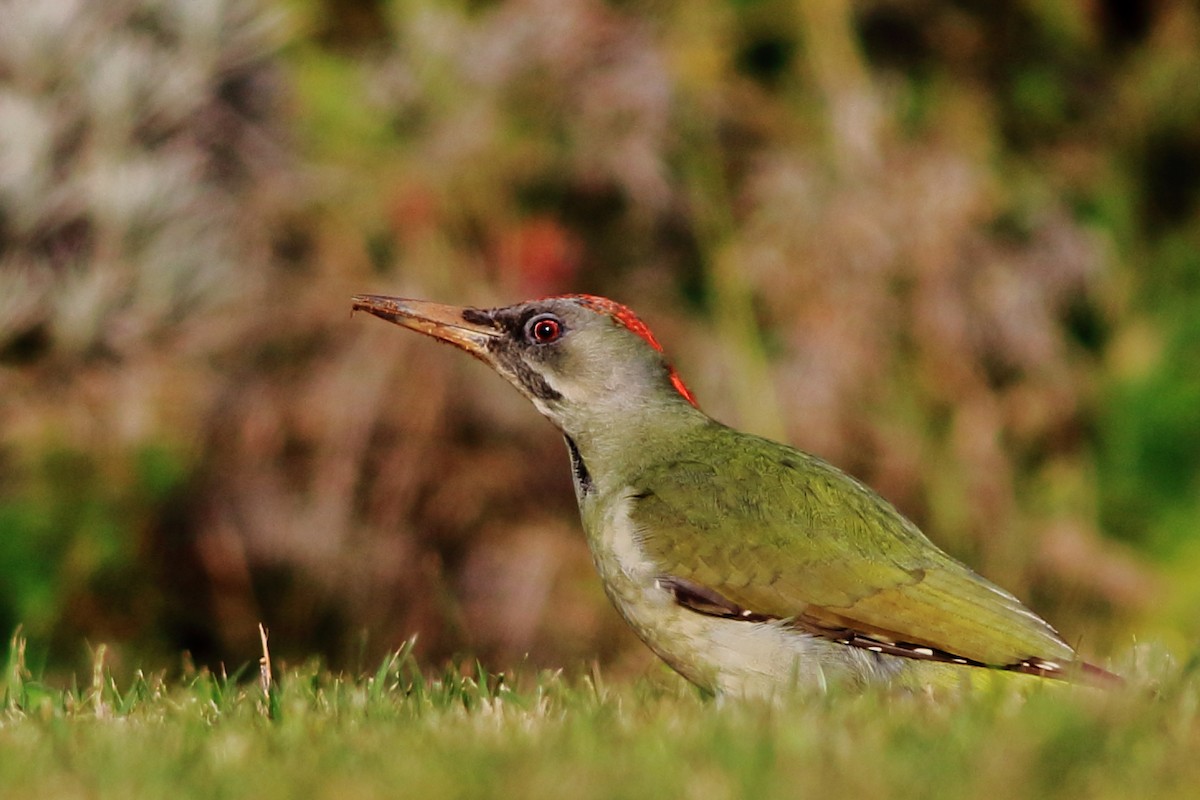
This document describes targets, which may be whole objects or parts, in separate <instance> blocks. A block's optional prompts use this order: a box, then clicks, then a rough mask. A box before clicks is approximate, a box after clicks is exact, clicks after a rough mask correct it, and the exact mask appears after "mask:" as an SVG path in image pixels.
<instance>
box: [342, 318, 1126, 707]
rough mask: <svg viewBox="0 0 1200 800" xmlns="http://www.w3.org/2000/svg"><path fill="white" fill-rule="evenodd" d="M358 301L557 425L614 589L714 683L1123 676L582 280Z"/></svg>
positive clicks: (690, 668)
mask: <svg viewBox="0 0 1200 800" xmlns="http://www.w3.org/2000/svg"><path fill="white" fill-rule="evenodd" d="M354 307H355V308H356V309H363V310H366V311H369V312H371V313H373V314H375V315H376V316H380V317H383V318H384V319H388V320H390V321H392V322H396V323H397V324H400V325H403V326H405V327H409V328H412V329H414V330H417V331H420V332H422V333H425V334H427V335H430V336H433V337H435V338H437V339H439V340H441V341H444V342H448V343H450V344H454V345H456V346H457V347H460V348H462V349H464V350H466V351H468V352H469V353H471V354H472V355H474V356H475V357H477V358H479V359H480V360H482V361H484V362H485V363H487V364H489V365H490V366H492V367H493V368H494V369H495V370H496V371H497V372H499V373H500V374H501V375H503V376H504V377H505V378H506V379H508V380H509V381H510V382H511V383H512V384H513V385H514V386H516V387H517V388H518V389H519V390H520V391H521V392H522V393H523V394H525V396H526V397H528V398H529V399H530V401H532V402H533V404H534V405H535V406H536V407H537V409H538V410H539V411H540V412H541V413H542V414H544V415H545V416H546V417H547V418H549V419H550V420H551V421H552V422H553V423H554V424H555V425H556V426H558V428H559V429H560V430H561V431H562V432H563V435H564V438H565V439H566V442H567V447H568V452H569V453H570V456H571V462H572V472H573V478H574V484H575V492H576V497H577V499H578V501H579V510H580V516H581V518H582V521H583V527H584V532H585V533H586V535H587V540H588V545H589V547H590V549H591V551H592V555H593V559H594V561H595V564H596V568H597V571H598V572H599V574H600V577H601V580H602V581H603V583H604V588H605V591H606V593H607V594H608V596H609V597H610V598H611V599H612V601H613V604H614V605H615V606H616V608H617V610H618V611H619V612H620V614H621V615H622V616H623V617H624V618H625V620H626V621H627V622H628V623H629V624H630V625H631V626H632V628H633V629H634V631H635V632H636V633H637V635H638V636H639V637H641V639H642V640H643V641H644V642H645V643H646V644H647V645H648V646H649V647H650V649H652V650H653V651H654V652H655V653H657V654H658V655H659V656H660V657H661V658H662V659H663V660H665V661H666V662H667V663H668V664H670V665H671V666H672V667H674V668H675V669H676V670H678V671H679V672H680V673H681V674H683V675H684V676H685V677H686V678H688V679H689V680H691V681H693V682H694V683H696V684H698V685H700V686H702V687H704V688H706V689H710V690H713V691H718V692H723V693H730V694H740V695H770V694H773V693H775V692H777V691H779V690H780V689H782V688H784V687H786V686H789V685H792V684H802V685H807V686H824V685H826V684H827V683H828V682H830V681H843V682H850V683H853V684H858V685H861V684H866V683H871V682H897V683H901V684H904V685H908V686H914V685H915V686H922V685H928V684H931V683H946V682H947V681H951V682H953V681H958V680H960V679H962V680H967V681H970V680H972V678H973V677H974V676H978V675H982V674H986V673H987V672H988V668H991V669H993V670H1002V671H1009V672H1015V673H1024V674H1027V675H1035V676H1049V677H1072V676H1075V675H1086V676H1088V677H1091V678H1097V679H1103V678H1108V679H1111V678H1112V677H1113V676H1110V675H1108V673H1106V672H1104V670H1102V669H1100V668H1098V667H1093V666H1091V665H1088V664H1086V663H1084V662H1082V661H1080V660H1079V659H1078V657H1077V656H1076V654H1075V652H1074V650H1072V648H1071V647H1070V646H1069V645H1067V644H1066V643H1065V642H1064V641H1063V640H1062V638H1061V637H1059V635H1058V634H1057V633H1056V632H1055V631H1054V629H1053V628H1051V627H1050V626H1049V625H1048V624H1047V623H1045V622H1044V621H1043V620H1042V619H1041V618H1039V617H1038V616H1037V615H1036V614H1034V613H1033V612H1031V611H1030V610H1029V609H1027V608H1025V606H1023V605H1022V604H1021V602H1020V601H1019V600H1017V599H1016V598H1015V597H1014V596H1012V595H1011V594H1009V593H1008V592H1006V591H1004V590H1003V589H1000V588H999V587H997V586H995V585H994V584H992V583H990V582H989V581H987V580H985V579H984V578H982V577H980V576H979V575H977V574H975V573H974V572H972V571H971V570H970V569H968V568H967V567H966V566H964V565H962V564H960V563H959V562H958V561H955V560H954V559H953V558H951V557H950V556H948V555H946V554H945V553H944V552H942V551H941V550H940V549H938V548H937V547H936V546H935V545H934V544H933V543H932V542H930V541H929V540H928V539H927V538H926V537H925V535H924V534H922V533H921V532H920V531H919V530H918V529H917V528H916V526H914V525H913V524H912V523H911V522H909V521H908V520H907V519H905V518H904V517H903V516H902V515H901V514H900V513H899V512H897V511H896V509H895V508H893V507H892V506H891V505H890V504H889V503H888V502H887V501H885V500H884V499H883V498H881V497H879V495H877V494H876V493H875V492H873V491H871V490H870V489H869V488H867V487H866V486H864V485H863V484H861V483H859V482H858V481H856V480H855V479H853V478H851V477H850V476H848V475H846V474H845V473H843V472H841V471H840V470H838V469H836V468H835V467H833V466H831V465H829V464H828V463H826V462H824V461H822V460H821V459H819V458H816V457H815V456H812V455H809V454H807V453H804V452H801V451H799V450H796V449H795V448H792V447H788V446H786V445H783V444H778V443H776V442H772V441H768V440H766V439H762V438H760V437H757V436H751V435H749V434H745V433H740V432H738V431H735V430H733V429H731V428H728V427H726V426H724V425H721V424H719V423H717V422H715V421H713V420H712V419H710V418H709V417H708V416H707V415H705V414H704V413H703V412H702V411H700V409H699V408H698V407H697V405H696V403H695V400H694V398H693V397H692V395H691V393H690V392H689V391H688V390H687V388H686V387H685V386H684V384H683V382H682V380H680V378H679V376H678V375H677V374H676V373H675V370H674V369H673V368H672V367H671V366H670V364H669V363H668V362H667V360H666V359H665V357H664V356H663V353H662V348H661V347H660V346H659V344H658V342H657V341H656V340H655V338H654V337H653V335H652V334H651V333H650V331H649V330H648V329H647V328H646V326H645V325H644V324H643V323H642V322H641V321H640V320H639V319H638V318H637V317H636V316H634V315H633V313H632V312H630V311H629V310H628V309H627V308H625V307H623V306H620V305H618V304H616V303H613V302H612V301H610V300H605V299H603V298H597V297H591V296H587V295H572V296H565V297H552V298H545V299H542V300H535V301H531V302H528V303H520V304H517V305H514V306H509V307H506V308H496V309H486V310H484V309H474V308H466V309H463V308H455V307H453V306H441V305H437V304H432V303H427V302H423V301H415V300H405V299H400V298H388V297H376V296H361V297H357V298H355V304H354Z"/></svg>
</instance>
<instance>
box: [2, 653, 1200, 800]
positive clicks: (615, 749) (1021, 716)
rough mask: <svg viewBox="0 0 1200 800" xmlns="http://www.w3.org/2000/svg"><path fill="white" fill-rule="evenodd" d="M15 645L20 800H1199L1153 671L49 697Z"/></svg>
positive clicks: (13, 734)
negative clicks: (898, 690) (960, 682)
mask: <svg viewBox="0 0 1200 800" xmlns="http://www.w3.org/2000/svg"><path fill="white" fill-rule="evenodd" d="M23 652H24V640H23V639H22V638H21V637H20V636H19V635H18V636H16V637H14V639H13V641H12V644H11V647H10V653H9V659H8V665H7V668H6V670H5V673H4V674H5V681H6V684H5V689H4V693H3V697H2V698H0V747H2V748H3V749H4V752H5V756H6V757H5V758H4V759H3V760H0V781H2V782H3V785H4V786H5V788H6V791H9V792H12V793H14V794H19V795H21V796H28V797H32V796H37V797H52V796H62V795H68V794H80V793H82V794H87V795H88V796H94V797H122V798H139V797H162V796H166V795H169V796H171V797H179V798H188V797H205V798H211V797H255V798H261V799H262V800H271V798H289V797H296V796H307V797H343V796H355V797H362V798H373V797H381V798H382V797H395V796H396V795H397V794H403V795H404V796H411V797H422V798H430V800H436V799H437V798H443V797H445V798H451V797H478V798H486V797H497V798H500V797H505V798H507V797H525V798H540V797H561V796H562V795H563V791H564V788H567V787H569V792H570V794H571V796H572V797H580V798H585V799H586V798H633V797H704V798H725V797H730V798H732V797H754V798H764V799H766V798H774V797H779V798H784V797H797V796H800V797H808V796H833V797H840V796H870V797H896V798H902V797H913V798H918V797H919V798H959V797H961V798H968V797H979V796H981V795H986V796H988V797H993V798H997V799H998V800H1005V799H1006V798H1022V797H1044V798H1083V797H1087V798H1089V800H1105V799H1106V798H1124V797H1131V796H1137V797H1147V796H1155V797H1175V796H1178V797H1187V796H1190V795H1191V794H1194V792H1195V791H1196V790H1197V788H1200V765H1197V762H1196V760H1195V758H1193V757H1192V754H1193V753H1194V752H1195V750H1196V748H1197V747H1200V680H1198V677H1197V674H1196V671H1195V670H1187V669H1180V668H1178V667H1175V666H1171V665H1170V664H1169V663H1168V662H1164V661H1162V660H1161V658H1159V659H1158V660H1157V661H1156V660H1153V659H1152V660H1151V661H1150V662H1148V663H1143V665H1142V666H1141V667H1139V668H1138V670H1137V674H1136V675H1134V676H1131V677H1133V678H1134V682H1133V683H1132V684H1131V685H1130V686H1129V687H1128V688H1126V689H1124V690H1117V691H1114V692H1111V693H1102V692H1099V691H1094V690H1079V691H1073V690H1070V689H1067V688H1064V687H1060V686H1057V685H1050V686H1048V687H1044V688H1043V689H1042V690H1041V691H1034V692H1032V693H1029V694H1025V695H1018V694H1013V693H1011V692H1010V691H1009V690H1006V689H1001V688H998V689H997V690H995V691H990V692H987V691H985V692H979V693H974V694H969V695H945V696H936V697H934V696H922V695H912V694H889V693H884V692H879V693H868V694H866V695H856V696H837V695H833V696H817V697H792V698H785V699H783V700H781V701H780V702H779V703H778V704H776V705H760V704H741V703H738V702H734V701H725V702H714V701H707V700H704V699H703V698H701V697H700V696H699V695H697V694H696V693H695V692H694V691H692V690H690V689H689V688H687V687H685V686H684V685H683V684H682V683H678V682H677V683H669V684H662V683H661V682H660V683H657V684H656V685H651V684H649V683H647V682H645V681H642V682H638V683H633V684H627V685H622V686H619V687H609V686H606V685H604V684H603V683H601V682H600V681H599V679H598V678H597V677H595V676H593V677H591V678H566V677H564V676H563V675H562V674H560V673H547V672H542V673H536V674H534V673H530V674H516V675H509V674H489V673H487V672H485V671H483V670H482V669H480V668H479V667H478V665H473V666H470V667H466V666H463V667H459V666H449V667H447V668H446V669H444V670H443V671H441V672H440V673H437V674H435V675H433V676H426V675H423V674H422V671H421V670H420V669H419V668H418V667H417V665H416V663H415V661H414V660H413V659H412V656H411V651H410V650H409V649H408V648H404V649H401V650H400V651H398V652H396V653H393V654H392V655H390V656H389V657H387V658H386V659H384V660H383V661H382V662H381V663H380V665H379V667H378V669H377V670H375V671H374V672H373V673H369V674H366V675H345V674H337V673H331V672H329V671H328V670H325V669H322V668H321V667H319V666H317V665H315V664H306V665H303V666H300V667H294V668H288V669H284V670H283V671H282V674H281V675H280V676H279V679H278V681H277V683H276V684H274V685H273V686H272V687H271V688H270V689H269V690H268V691H269V692H271V693H273V696H274V697H275V698H276V699H275V705H274V706H273V707H272V706H270V705H268V704H267V703H266V702H265V698H264V693H263V686H262V685H261V684H254V683H243V682H240V681H238V680H237V678H236V676H229V675H224V674H214V673H212V672H209V671H207V670H200V671H185V672H184V674H182V675H180V676H178V677H174V678H167V677H165V676H164V675H163V674H151V675H144V674H140V673H139V674H138V675H136V676H134V677H133V678H132V679H131V680H130V681H128V682H127V683H125V684H121V685H118V683H117V682H116V681H115V680H114V679H113V677H112V675H111V674H110V673H109V672H108V669H107V667H106V665H105V653H104V651H103V649H102V648H101V649H98V650H97V651H96V653H95V654H94V661H93V664H92V674H91V678H90V680H89V681H87V682H86V683H85V684H84V685H82V686H76V687H74V688H70V689H59V688H55V687H53V686H50V685H47V684H46V683H43V682H41V681H39V680H36V679H35V678H34V677H33V676H32V675H31V674H30V672H29V670H28V669H27V668H26V667H25V665H24V663H23Z"/></svg>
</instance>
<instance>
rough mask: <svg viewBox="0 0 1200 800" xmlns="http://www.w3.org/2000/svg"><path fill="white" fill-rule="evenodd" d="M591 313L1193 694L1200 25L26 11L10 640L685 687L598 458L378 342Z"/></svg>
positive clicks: (907, 16) (958, 551) (184, 7)
mask: <svg viewBox="0 0 1200 800" xmlns="http://www.w3.org/2000/svg"><path fill="white" fill-rule="evenodd" d="M577 291H582V292H591V293H599V294H604V295H608V296H611V297H614V298H616V299H618V300H620V301H623V302H627V303H629V304H631V305H633V306H634V307H635V308H636V309H637V310H638V312H639V313H640V314H641V316H643V317H644V318H645V319H646V320H647V321H648V322H649V323H650V324H651V326H652V327H653V328H654V329H655V331H656V332H657V334H658V337H659V338H660V339H661V340H662V341H663V342H664V344H665V345H666V347H667V350H668V352H669V353H671V354H672V356H673V358H674V360H675V361H676V364H677V366H678V367H679V369H680V371H681V372H682V374H683V375H684V376H685V378H686V380H687V381H688V383H689V385H690V386H691V387H692V388H693V389H694V390H695V392H696V394H697V396H698V397H699V400H700V402H701V405H702V406H703V407H704V408H705V409H706V410H707V411H708V412H709V413H710V414H712V415H713V416H715V417H716V418H718V419H720V420H722V421H724V422H727V423H729V424H732V425H735V426H738V427H742V428H745V429H749V430H753V431H756V432H759V433H763V434H766V435H769V436H773V437H777V438H782V439H784V440H786V441H789V442H791V443H793V444H796V445H799V446H801V447H803V448H805V449H808V450H811V451H813V452H816V453H818V454H820V455H822V456H824V457H825V458H827V459H829V460H831V461H833V462H834V463H836V464H838V465H839V466H842V467H843V468H845V469H847V470H848V471H850V472H852V473H853V474H855V475H857V476H859V477H860V478H862V479H864V480H866V481H867V482H869V483H870V484H872V485H873V486H875V487H877V488H878V489H879V490H880V491H881V492H882V494H884V495H885V496H886V497H888V498H889V499H890V500H892V501H893V502H894V503H895V504H896V505H898V506H899V507H900V508H901V509H902V510H903V511H904V512H905V513H906V514H908V515H909V516H911V517H912V518H913V519H914V520H915V521H917V522H918V523H919V524H920V525H921V526H922V527H923V528H924V529H925V530H926V531H927V532H928V533H929V534H930V536H931V537H932V538H933V539H934V540H935V541H937V542H938V543H940V544H941V545H942V546H943V547H945V548H946V549H948V550H949V551H950V552H952V553H953V554H955V555H956V556H958V557H960V558H962V559H964V560H966V561H967V562H968V563H970V564H971V565H972V566H974V567H975V568H976V569H978V570H979V571H981V572H983V573H984V574H985V575H987V576H989V577H990V578H992V579H994V580H996V581H998V582H999V583H1001V584H1003V585H1005V586H1006V587H1008V588H1010V589H1012V590H1014V591H1015V592H1016V593H1017V594H1018V595H1020V596H1022V597H1023V598H1026V599H1027V600H1028V601H1029V602H1030V604H1031V605H1032V606H1033V607H1034V608H1036V609H1037V610H1038V611H1039V612H1041V613H1042V614H1043V615H1044V616H1046V617H1047V618H1048V619H1050V620H1051V621H1053V622H1054V624H1055V625H1056V626H1057V627H1058V628H1059V629H1060V630H1061V631H1062V632H1063V634H1064V636H1065V637H1066V638H1067V639H1068V640H1069V641H1071V642H1072V643H1075V644H1077V645H1079V646H1080V647H1082V649H1083V650H1084V651H1085V652H1087V653H1088V654H1090V655H1092V656H1095V657H1101V658H1103V657H1105V656H1108V655H1112V654H1117V655H1120V654H1121V653H1122V652H1124V651H1127V650H1129V648H1130V647H1131V645H1132V644H1133V643H1134V642H1135V641H1147V640H1152V641H1158V640H1161V641H1165V642H1166V643H1167V644H1168V646H1170V647H1174V648H1176V649H1177V650H1178V651H1180V652H1190V651H1194V648H1195V643H1196V642H1197V641H1198V640H1200V613H1198V610H1200V536H1198V533H1200V10H1198V9H1197V6H1196V5H1195V4H1194V3H1191V2H1186V1H1185V0H1018V1H1017V2H1013V3H990V2H976V1H975V0H957V1H955V2H932V0H928V1H923V0H820V1H819V2H818V1H815V0H814V2H804V3H801V2H784V1H783V0H675V1H674V2H672V1H671V0H642V1H639V0H626V1H624V2H602V1H601V0H507V1H506V2H500V1H498V0H497V1H491V2H489V1H487V0H460V1H459V2H454V1H453V0H445V1H444V2H432V1H430V0H236V1H235V0H109V2H105V3H96V2H88V0H54V1H53V2H46V1H45V0H0V632H3V633H4V634H5V635H8V634H9V633H10V632H12V631H13V630H15V629H16V628H17V626H22V630H23V632H24V635H26V636H28V637H29V640H30V645H29V646H30V654H31V656H30V657H31V660H32V661H34V662H37V661H38V660H39V659H40V662H41V663H42V664H43V666H44V668H45V669H46V670H47V672H48V674H49V673H53V672H54V671H55V670H68V669H73V668H77V667H78V666H79V665H80V664H82V663H84V662H85V660H86V658H87V652H88V648H89V647H94V646H96V645H97V644H98V643H100V642H105V643H107V644H108V645H109V653H110V657H112V658H114V659H115V663H114V666H115V667H117V668H118V669H120V668H122V667H124V668H127V669H132V668H135V667H139V666H144V667H150V668H163V667H165V666H169V665H172V664H178V663H179V660H180V654H181V653H182V652H185V651H186V652H188V653H190V654H191V658H193V659H194V660H195V661H196V662H198V663H205V664H216V663H218V662H224V663H226V664H228V665H230V666H231V667H232V666H234V665H237V664H243V663H246V662H249V661H252V660H253V659H255V658H256V657H257V655H258V638H257V636H258V635H257V630H256V625H257V623H258V622H260V621H261V622H263V623H265V624H266V625H267V627H268V628H269V629H270V630H271V633H272V640H271V641H272V653H273V655H274V656H275V657H276V658H282V659H292V660H295V659H301V658H305V657H306V656H308V655H309V654H321V655H322V656H323V657H324V658H325V659H326V660H327V661H328V662H329V663H330V664H332V665H334V666H338V667H343V668H348V669H354V668H356V667H358V666H359V665H361V664H363V663H366V664H368V665H370V664H371V661H372V660H373V659H377V658H378V657H379V656H380V655H381V654H382V653H384V652H386V651H388V650H390V649H393V648H395V647H397V646H398V645H399V644H400V643H402V642H403V641H404V640H405V639H406V638H408V637H409V636H411V635H412V634H418V640H417V652H418V655H419V656H420V657H421V658H422V659H423V661H425V662H426V663H429V664H431V665H436V664H438V663H440V662H441V661H442V660H444V659H447V658H452V657H454V656H455V654H470V655H472V656H475V655H477V656H478V657H479V658H480V659H481V660H482V661H483V663H484V664H485V665H487V666H488V667H489V668H491V669H503V668H506V667H511V666H513V665H518V664H521V663H527V664H533V665H538V666H542V665H545V666H564V667H566V668H567V669H568V670H572V669H577V668H581V669H582V668H586V665H587V664H589V663H591V662H592V660H593V659H594V660H596V661H597V662H598V663H599V664H600V665H601V667H602V668H603V669H604V670H605V671H606V674H608V675H616V676H624V675H640V674H646V673H647V672H648V671H650V670H654V669H658V668H657V667H653V666H652V657H651V656H650V655H649V653H648V651H646V650H644V648H642V647H641V646H640V645H638V644H637V642H636V641H635V640H634V639H633V637H632V634H630V633H628V632H627V631H626V630H625V628H624V625H623V624H622V623H621V622H620V621H619V619H618V618H617V616H616V614H615V612H613V611H612V610H611V609H610V608H609V606H608V603H607V601H606V600H605V598H604V596H603V592H602V591H601V588H600V585H599V581H598V580H597V579H596V578H595V576H594V574H593V570H592V566H591V563H590V558H589V556H588V553H587V550H586V546H585V544H584V541H583V537H582V534H581V532H580V530H579V523H578V518H577V512H576V509H575V503H574V498H573V494H572V490H571V485H570V478H569V470H568V465H567V458H566V453H565V452H564V448H563V445H562V442H561V440H560V438H559V436H558V435H557V433H556V432H555V430H554V429H553V428H552V427H551V426H550V425H549V424H548V423H547V422H546V421H545V420H543V419H542V418H541V417H540V416H539V415H538V414H537V413H536V412H535V411H534V409H533V408H532V407H530V406H529V405H528V403H527V402H526V401H525V400H524V399H522V398H521V397H520V396H519V395H518V394H517V393H516V392H515V391H513V390H512V389H511V388H510V387H509V386H508V385H507V384H506V383H504V382H503V381H502V380H501V379H500V378H498V377H496V376H495V375H493V374H492V373H490V372H489V371H488V370H487V368H486V367H484V366H482V365H481V364H477V363H475V362H474V361H472V360H471V359H469V358H466V357H464V356H462V355H461V354H459V353H455V352H452V351H451V350H449V349H446V348H442V347H439V346H438V345H436V344H435V343H433V342H431V341H429V340H427V339H424V338H423V337H419V336H415V335H411V334H406V333H404V332H402V331H400V330H399V329H397V328H395V327H394V326H389V325H386V324H384V323H382V322H381V321H379V320H376V319H372V318H370V317H368V316H365V315H359V316H357V317H354V318H351V316H350V303H349V298H350V296H351V295H352V294H354V293H357V292H376V293H385V294H396V295H405V296H414V297H422V298H428V299H434V300H438V301H442V302H449V303H458V304H473V305H485V306H486V305H504V304H508V303H511V302H516V301H519V300H523V299H527V298H529V297H532V296H539V295H545V294H550V293H559V292H577ZM376 663H377V662H376Z"/></svg>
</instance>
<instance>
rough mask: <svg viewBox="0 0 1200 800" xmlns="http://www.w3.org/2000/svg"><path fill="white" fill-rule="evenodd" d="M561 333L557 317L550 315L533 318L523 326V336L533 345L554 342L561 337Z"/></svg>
mask: <svg viewBox="0 0 1200 800" xmlns="http://www.w3.org/2000/svg"><path fill="white" fill-rule="evenodd" d="M562 331H563V327H562V323H561V322H560V321H559V320H558V317H555V316H551V315H550V314H546V315H544V316H541V317H534V318H533V319H531V320H529V324H527V325H526V326H525V336H526V338H528V339H529V341H531V342H533V343H534V344H550V343H551V342H556V341H558V338H559V337H560V336H562Z"/></svg>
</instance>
